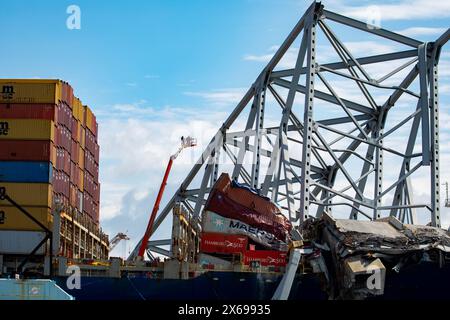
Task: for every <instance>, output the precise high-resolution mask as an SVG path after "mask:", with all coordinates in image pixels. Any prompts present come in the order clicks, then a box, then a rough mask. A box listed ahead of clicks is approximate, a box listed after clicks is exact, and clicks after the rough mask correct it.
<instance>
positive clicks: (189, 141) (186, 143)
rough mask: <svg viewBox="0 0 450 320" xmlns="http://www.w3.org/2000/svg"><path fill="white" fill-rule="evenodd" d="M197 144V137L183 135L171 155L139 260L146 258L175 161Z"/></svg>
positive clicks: (141, 244) (143, 239)
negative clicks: (154, 224) (178, 145)
mask: <svg viewBox="0 0 450 320" xmlns="http://www.w3.org/2000/svg"><path fill="white" fill-rule="evenodd" d="M196 145H197V140H196V139H194V138H192V137H186V138H185V137H181V145H180V147H179V148H178V150H177V152H176V153H175V154H173V155H172V156H170V159H169V163H168V164H167V168H166V172H165V173H164V178H163V181H162V183H161V186H160V187H159V192H158V196H157V197H156V201H155V204H154V206H153V210H152V214H151V216H150V220H149V222H148V225H147V229H146V230H145V234H144V237H143V238H142V241H141V243H140V247H139V253H138V257H137V259H138V260H143V259H144V253H145V251H146V249H147V243H148V240H149V239H150V236H151V234H152V230H153V223H154V222H155V218H156V214H157V213H158V210H159V204H160V203H161V198H162V196H163V194H164V189H165V188H166V184H167V178H168V177H169V173H170V170H171V169H172V164H173V161H174V160H175V159H176V158H177V157H178V155H179V154H180V153H181V151H183V149H186V148H190V147H195V146H196Z"/></svg>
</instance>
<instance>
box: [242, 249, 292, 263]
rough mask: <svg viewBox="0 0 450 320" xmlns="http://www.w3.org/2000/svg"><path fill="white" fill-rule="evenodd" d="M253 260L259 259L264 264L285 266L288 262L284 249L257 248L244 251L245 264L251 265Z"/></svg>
mask: <svg viewBox="0 0 450 320" xmlns="http://www.w3.org/2000/svg"><path fill="white" fill-rule="evenodd" d="M252 261H258V262H259V263H260V264H261V265H262V266H265V267H267V266H274V267H285V266H286V264H287V253H286V252H282V251H270V250H256V251H247V252H245V253H244V264H245V265H249V264H250V263H251V262H252Z"/></svg>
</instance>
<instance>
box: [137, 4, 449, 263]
mask: <svg viewBox="0 0 450 320" xmlns="http://www.w3.org/2000/svg"><path fill="white" fill-rule="evenodd" d="M344 28H345V30H347V31H348V32H347V34H355V35H356V34H358V33H359V34H362V35H363V36H364V37H367V39H371V40H372V41H373V42H375V43H382V42H383V43H386V45H385V46H386V47H387V48H390V49H391V50H392V52H389V53H381V54H375V55H370V56H367V55H362V56H361V57H356V54H355V53H353V52H355V51H357V52H359V53H361V52H364V48H361V47H355V46H354V45H351V43H350V44H348V42H344V41H342V40H341V39H340V38H339V32H340V31H341V30H344ZM449 38H450V29H449V30H447V31H446V32H445V33H444V34H443V35H442V36H440V37H439V38H438V39H437V40H436V41H434V42H428V43H427V42H421V41H418V40H415V39H412V38H409V37H406V36H403V35H400V34H397V33H394V32H391V31H388V30H385V29H382V28H377V27H374V26H371V25H368V24H366V23H364V22H361V21H357V20H354V19H351V18H348V17H346V16H343V15H339V14H337V13H334V12H331V11H328V10H326V9H325V8H324V6H323V5H321V4H320V3H316V2H314V3H313V4H312V5H311V6H310V7H309V8H308V9H307V10H306V12H305V13H304V15H303V16H302V17H301V19H300V21H299V22H298V23H297V24H296V25H295V27H294V28H293V30H292V31H291V32H290V34H289V35H288V36H287V38H286V39H285V40H284V42H283V43H282V45H281V46H280V47H279V48H278V50H277V51H276V53H275V54H274V55H273V57H272V58H271V60H270V61H269V62H268V64H267V65H266V67H265V68H264V69H263V70H262V72H261V73H260V74H259V76H258V77H257V78H256V81H255V82H254V83H253V85H252V86H251V87H250V88H249V89H248V91H247V92H246V94H245V95H244V97H243V98H242V100H241V101H240V102H239V103H238V105H237V106H236V108H235V109H234V110H233V111H232V112H231V114H230V115H229V116H228V118H227V119H226V120H225V122H224V123H223V125H222V127H221V128H220V129H219V130H218V131H217V133H216V134H215V136H214V137H213V138H212V139H211V141H210V142H209V144H208V145H207V147H206V149H205V150H204V151H203V153H202V155H201V157H200V159H199V160H198V161H197V162H196V163H195V164H194V166H193V167H192V169H191V171H190V172H189V174H188V175H187V176H186V177H185V179H184V181H183V182H182V183H181V184H180V186H179V188H178V190H177V191H176V192H175V194H174V195H173V197H172V198H171V200H170V201H169V202H168V203H167V205H166V206H165V207H164V208H163V210H162V211H161V212H160V214H159V216H158V217H157V219H156V221H155V223H154V227H153V233H154V232H155V230H156V229H158V227H160V225H161V224H162V222H163V221H164V220H165V219H166V218H167V217H168V215H169V213H170V212H171V210H172V209H173V207H174V206H175V205H176V204H177V203H182V204H183V205H184V206H185V207H186V208H187V209H188V210H189V211H190V213H191V214H192V216H193V217H194V218H200V217H201V213H202V208H203V206H204V204H205V201H206V199H207V197H208V193H209V191H210V188H211V186H212V185H213V184H214V182H215V181H216V179H217V178H218V176H219V175H220V174H221V172H224V171H226V172H229V174H230V175H231V176H232V178H234V179H237V180H238V181H239V182H241V183H244V184H246V185H248V186H250V187H252V188H255V189H258V190H259V191H260V193H261V194H262V195H265V196H268V197H270V198H271V199H272V200H273V201H274V202H276V203H278V204H279V205H280V207H281V208H282V210H283V212H284V213H285V214H286V216H288V217H289V218H290V220H291V221H292V223H293V224H294V225H295V226H298V225H299V224H301V223H302V222H303V221H304V220H305V219H307V218H308V217H311V216H312V217H320V216H321V214H322V213H323V212H327V213H329V214H335V215H337V214H339V215H341V217H342V216H344V217H345V218H348V219H367V220H376V219H380V218H382V217H385V216H389V215H391V216H395V217H397V218H398V219H399V220H400V221H402V222H407V223H411V224H419V222H420V221H423V223H425V224H427V223H429V224H431V225H432V226H437V227H440V226H441V203H440V188H439V187H440V180H439V179H440V174H439V172H440V165H441V164H440V161H439V100H438V63H439V57H440V53H441V48H442V46H443V45H444V44H445V43H446V42H447V41H448V40H449ZM321 43H324V44H321ZM361 45H362V46H364V42H363V43H362V44H361ZM369 49H370V48H368V50H367V51H369V52H370V50H369ZM323 57H328V58H329V59H330V58H331V59H332V61H330V62H325V63H322V62H321V61H322V60H321V58H323ZM334 59H335V60H334ZM289 63H290V65H289ZM344 84H345V85H344ZM349 93H351V94H349ZM239 125H240V127H239ZM235 127H239V128H238V129H235ZM415 177H417V178H418V179H419V180H414V179H415ZM413 181H419V183H420V184H421V185H420V188H421V189H422V188H423V189H426V190H428V191H429V192H427V195H426V196H423V194H422V195H421V196H420V197H419V199H416V198H415V197H414V194H413V189H416V190H417V187H418V185H414V183H413ZM415 183H416V182H415ZM141 241H142V240H141ZM170 243H171V241H170V239H169V240H157V241H149V243H148V251H147V252H148V253H149V255H150V257H151V252H158V253H162V254H166V255H169V256H170V252H168V251H167V250H164V249H162V248H161V247H160V246H164V245H170ZM138 247H139V244H138V245H137V246H136V248H138ZM136 251H137V249H135V250H134V252H133V253H132V254H131V255H130V259H133V258H134V257H135V256H136Z"/></svg>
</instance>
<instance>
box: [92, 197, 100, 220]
mask: <svg viewBox="0 0 450 320" xmlns="http://www.w3.org/2000/svg"><path fill="white" fill-rule="evenodd" d="M92 219H93V220H94V222H95V223H97V224H98V223H99V222H100V206H99V205H98V203H97V202H95V201H94V203H93V217H92Z"/></svg>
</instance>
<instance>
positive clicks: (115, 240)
mask: <svg viewBox="0 0 450 320" xmlns="http://www.w3.org/2000/svg"><path fill="white" fill-rule="evenodd" d="M121 240H130V238H129V237H128V236H127V235H126V234H125V233H122V232H119V233H118V234H116V235H115V236H114V238H112V239H111V242H110V243H109V251H110V252H111V251H112V250H113V249H114V248H115V247H116V246H117V245H118V244H119V242H120V241H121Z"/></svg>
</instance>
